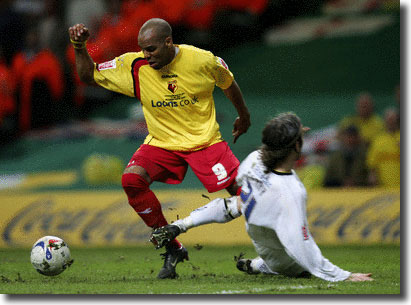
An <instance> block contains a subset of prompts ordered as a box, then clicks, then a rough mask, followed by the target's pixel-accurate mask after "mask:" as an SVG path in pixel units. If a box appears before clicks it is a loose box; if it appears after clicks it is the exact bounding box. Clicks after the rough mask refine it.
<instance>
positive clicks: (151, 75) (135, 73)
mask: <svg viewBox="0 0 411 305" xmlns="http://www.w3.org/2000/svg"><path fill="white" fill-rule="evenodd" d="M177 47H178V49H179V51H178V53H177V55H176V56H175V58H174V59H173V60H172V62H171V63H170V64H168V65H167V66H165V67H163V68H161V69H159V70H155V69H153V68H151V67H150V66H149V65H148V62H147V60H146V59H144V55H143V52H136V53H126V54H123V55H121V56H119V57H117V58H115V59H113V60H112V61H109V62H105V63H102V64H98V65H97V64H96V65H95V69H94V80H95V81H96V83H97V84H98V85H100V86H102V87H104V88H106V89H109V90H112V91H115V92H119V93H122V94H125V95H128V96H132V97H136V98H138V99H139V100H140V101H141V104H142V108H143V112H144V117H145V120H146V123H147V128H148V132H149V134H148V136H147V137H146V139H145V141H144V143H145V144H150V145H153V146H157V147H161V148H164V149H168V150H176V151H195V150H199V149H202V148H205V147H208V146H210V145H212V144H215V143H218V142H221V141H222V137H221V133H220V131H219V125H218V123H217V121H216V110H215V105H214V98H213V91H214V87H215V86H218V87H220V88H222V89H226V88H228V87H230V86H231V84H232V82H233V80H234V77H233V74H232V73H231V71H230V70H229V69H228V67H227V65H226V64H225V62H224V61H223V60H222V59H221V58H219V57H217V56H214V55H213V54H212V53H211V52H209V51H205V50H202V49H199V48H196V47H193V46H189V45H177Z"/></svg>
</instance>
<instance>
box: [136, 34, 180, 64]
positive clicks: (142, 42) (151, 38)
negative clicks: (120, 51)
mask: <svg viewBox="0 0 411 305" xmlns="http://www.w3.org/2000/svg"><path fill="white" fill-rule="evenodd" d="M138 44H139V46H140V47H141V50H142V51H143V53H144V58H145V59H147V61H148V64H149V65H150V67H151V68H153V69H156V70H158V69H161V68H162V67H164V66H165V65H168V64H169V63H170V62H171V61H172V59H173V57H174V46H173V41H172V39H171V37H167V38H165V39H160V38H158V37H157V35H156V34H155V33H154V32H152V31H148V32H145V33H143V34H142V35H139V37H138Z"/></svg>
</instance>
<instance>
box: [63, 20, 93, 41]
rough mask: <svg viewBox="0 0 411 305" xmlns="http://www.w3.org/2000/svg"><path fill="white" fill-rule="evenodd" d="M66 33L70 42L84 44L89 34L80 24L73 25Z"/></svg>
mask: <svg viewBox="0 0 411 305" xmlns="http://www.w3.org/2000/svg"><path fill="white" fill-rule="evenodd" d="M68 31H69V36H70V40H72V41H76V42H85V41H87V39H88V38H89V37H90V32H89V31H88V29H87V28H86V27H85V25H84V24H82V23H80V24H76V25H73V26H72V27H70V28H69V30H68Z"/></svg>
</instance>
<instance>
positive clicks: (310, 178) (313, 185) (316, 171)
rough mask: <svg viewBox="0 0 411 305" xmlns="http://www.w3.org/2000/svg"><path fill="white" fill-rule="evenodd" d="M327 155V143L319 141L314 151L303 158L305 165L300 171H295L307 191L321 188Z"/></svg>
mask: <svg viewBox="0 0 411 305" xmlns="http://www.w3.org/2000/svg"><path fill="white" fill-rule="evenodd" d="M328 154H329V151H328V147H327V142H326V141H319V142H318V143H316V145H315V147H314V151H313V152H312V153H310V154H308V155H307V156H305V158H304V163H305V164H304V165H303V166H302V167H301V168H300V169H297V173H298V176H299V177H300V180H301V182H302V183H303V184H304V185H305V188H306V189H307V190H312V189H319V188H322V187H323V185H324V178H325V169H326V164H327V162H328ZM302 159H303V158H301V159H300V160H302ZM297 164H298V161H297ZM296 168H297V167H296Z"/></svg>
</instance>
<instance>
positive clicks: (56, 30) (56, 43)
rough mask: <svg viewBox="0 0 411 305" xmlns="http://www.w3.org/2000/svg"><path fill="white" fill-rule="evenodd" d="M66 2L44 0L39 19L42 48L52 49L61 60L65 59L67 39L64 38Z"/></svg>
mask: <svg viewBox="0 0 411 305" xmlns="http://www.w3.org/2000/svg"><path fill="white" fill-rule="evenodd" d="M63 12H64V4H63V2H61V1H58V0H44V8H43V11H42V12H41V17H40V20H39V40H40V41H39V43H40V47H41V48H42V49H49V50H51V51H52V52H53V53H54V54H55V55H56V56H57V57H58V58H59V59H60V60H61V61H62V60H64V53H65V48H66V45H67V40H66V39H64V36H63V33H62V32H65V27H63V26H61V25H62V24H64V13H63Z"/></svg>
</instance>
